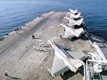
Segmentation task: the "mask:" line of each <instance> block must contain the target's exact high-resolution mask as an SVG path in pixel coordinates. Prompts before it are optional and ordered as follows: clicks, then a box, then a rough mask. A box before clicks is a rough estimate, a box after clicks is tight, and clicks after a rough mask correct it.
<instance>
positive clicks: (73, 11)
mask: <svg viewBox="0 0 107 80" xmlns="http://www.w3.org/2000/svg"><path fill="white" fill-rule="evenodd" d="M69 11H70V13H72V14H76V13H78V10H77V9H76V10H73V9H69Z"/></svg>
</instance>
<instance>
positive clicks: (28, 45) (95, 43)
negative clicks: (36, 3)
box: [0, 11, 107, 80]
mask: <svg viewBox="0 0 107 80" xmlns="http://www.w3.org/2000/svg"><path fill="white" fill-rule="evenodd" d="M68 15H69V14H68V12H55V11H52V12H48V13H46V14H44V15H41V16H40V17H38V18H36V19H34V20H32V21H31V22H29V23H27V24H25V25H23V26H21V28H20V29H19V30H17V31H13V32H11V33H9V34H8V35H6V36H4V39H3V40H2V41H0V53H1V55H0V80H6V79H7V78H8V79H10V80H83V79H84V80H106V78H107V67H106V66H103V67H102V69H103V71H102V72H101V73H98V74H96V73H94V72H93V68H92V64H90V62H92V61H87V54H88V52H100V53H103V56H104V57H105V58H106V59H107V42H106V41H105V40H103V39H100V38H99V37H96V36H95V35H92V34H89V33H87V37H88V38H84V37H83V38H78V39H73V40H72V41H70V40H69V39H62V38H61V37H60V35H64V28H63V27H61V25H60V24H61V23H66V22H67V21H66V19H65V18H64V17H68ZM48 40H51V41H54V42H55V43H56V44H57V45H60V46H62V47H64V48H66V49H69V50H71V51H73V52H75V53H78V56H79V55H80V54H79V53H84V54H85V56H86V60H84V62H85V64H84V66H82V67H80V68H79V71H77V72H76V73H74V72H72V71H70V70H68V71H67V72H65V73H62V74H61V75H58V76H56V77H54V78H53V77H52V76H51V74H50V73H49V71H48V68H51V67H52V64H53V59H54V54H51V52H52V51H51V50H52V47H51V46H50V44H49V42H48ZM98 48H100V50H99V49H98ZM93 62H94V61H93ZM97 63H98V62H97ZM100 63H105V62H103V61H102V62H100ZM5 72H7V74H8V75H9V77H6V76H5Z"/></svg>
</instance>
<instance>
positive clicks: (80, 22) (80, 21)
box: [65, 17, 84, 26]
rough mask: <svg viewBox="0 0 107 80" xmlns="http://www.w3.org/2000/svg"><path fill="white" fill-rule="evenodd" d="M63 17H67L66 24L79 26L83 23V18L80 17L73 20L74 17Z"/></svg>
mask: <svg viewBox="0 0 107 80" xmlns="http://www.w3.org/2000/svg"><path fill="white" fill-rule="evenodd" d="M65 19H68V20H69V23H68V26H73V25H78V26H80V25H81V24H83V23H84V21H83V20H84V19H83V18H81V19H79V20H74V19H71V18H69V17H65Z"/></svg>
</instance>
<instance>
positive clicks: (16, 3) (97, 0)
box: [0, 0, 107, 40]
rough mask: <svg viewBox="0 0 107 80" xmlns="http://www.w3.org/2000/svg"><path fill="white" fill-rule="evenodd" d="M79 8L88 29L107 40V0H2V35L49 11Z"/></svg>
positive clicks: (0, 4)
mask: <svg viewBox="0 0 107 80" xmlns="http://www.w3.org/2000/svg"><path fill="white" fill-rule="evenodd" d="M70 8H72V9H78V10H79V11H80V12H81V13H82V15H83V17H84V20H85V26H86V27H87V28H88V31H89V32H91V33H93V34H96V35H99V36H101V37H103V38H105V39H106V40H107V1H106V0H0V37H3V36H4V35H5V34H8V33H9V32H11V31H13V30H15V29H16V28H18V27H20V26H21V25H23V24H25V23H27V22H29V21H31V20H32V19H34V18H36V17H37V16H39V15H41V14H43V13H45V12H47V11H68V10H69V9H70Z"/></svg>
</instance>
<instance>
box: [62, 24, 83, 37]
mask: <svg viewBox="0 0 107 80" xmlns="http://www.w3.org/2000/svg"><path fill="white" fill-rule="evenodd" d="M60 25H61V26H62V27H63V28H64V30H65V35H64V36H63V37H62V38H67V39H71V38H73V37H79V36H80V35H81V34H83V33H85V31H84V30H83V28H79V29H74V28H71V27H68V26H66V25H64V24H60Z"/></svg>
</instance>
